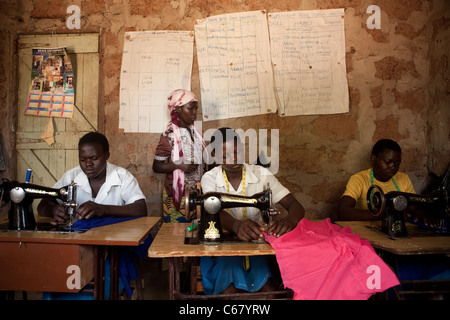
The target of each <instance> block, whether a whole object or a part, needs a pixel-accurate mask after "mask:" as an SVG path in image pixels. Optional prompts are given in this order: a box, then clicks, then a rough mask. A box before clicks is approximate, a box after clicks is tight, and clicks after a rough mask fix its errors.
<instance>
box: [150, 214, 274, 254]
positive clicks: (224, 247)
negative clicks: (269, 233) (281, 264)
mask: <svg viewBox="0 0 450 320" xmlns="http://www.w3.org/2000/svg"><path fill="white" fill-rule="evenodd" d="M189 225H190V224H189V223H164V224H163V225H162V226H161V229H160V230H159V231H158V234H157V235H156V237H155V239H154V240H153V242H152V244H151V246H150V248H149V250H148V256H149V257H151V258H170V257H202V256H257V255H273V254H275V251H274V250H273V249H272V247H271V246H270V244H268V243H253V242H241V243H236V244H223V243H217V244H205V245H202V244H184V238H185V229H186V227H187V226H189Z"/></svg>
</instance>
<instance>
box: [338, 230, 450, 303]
mask: <svg viewBox="0 0 450 320" xmlns="http://www.w3.org/2000/svg"><path fill="white" fill-rule="evenodd" d="M336 224H338V225H340V226H341V227H350V228H351V230H352V232H353V233H357V234H359V235H360V236H361V238H364V239H367V240H369V242H370V244H371V245H372V246H373V247H374V249H375V250H377V251H378V252H379V253H380V254H382V255H383V256H386V257H384V258H383V260H385V262H386V263H388V264H389V260H393V259H386V258H387V257H388V254H386V252H387V253H390V254H392V255H394V257H395V255H398V256H413V255H419V256H424V257H425V256H426V255H436V254H443V255H448V254H450V236H449V235H439V234H437V233H435V232H433V231H430V230H426V229H423V228H420V227H418V226H416V225H414V224H411V223H408V222H406V229H407V231H408V235H407V236H406V237H396V238H394V239H392V238H390V237H389V236H388V235H387V234H386V233H384V232H382V231H381V221H337V222H336ZM425 258H426V257H425ZM393 261H395V260H393ZM400 283H401V286H400V287H399V288H394V291H395V293H396V294H397V297H398V298H401V297H402V296H405V295H407V294H414V295H418V294H448V293H449V288H450V280H445V279H442V280H408V281H400Z"/></svg>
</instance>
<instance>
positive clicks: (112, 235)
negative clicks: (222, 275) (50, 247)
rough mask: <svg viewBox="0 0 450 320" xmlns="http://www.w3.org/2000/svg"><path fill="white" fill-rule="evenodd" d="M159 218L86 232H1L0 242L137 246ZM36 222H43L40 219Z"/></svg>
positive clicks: (136, 220)
mask: <svg viewBox="0 0 450 320" xmlns="http://www.w3.org/2000/svg"><path fill="white" fill-rule="evenodd" d="M160 220H161V218H160V217H141V218H137V219H132V220H128V221H123V222H119V223H115V224H110V225H106V226H102V227H95V228H91V229H89V230H87V231H86V232H82V233H77V232H70V233H57V232H36V231H3V232H0V242H11V241H13V242H18V241H20V242H35V243H71V244H85V245H108V246H109V245H110V246H137V245H139V244H140V243H141V242H142V241H144V240H145V239H146V237H147V236H148V234H149V233H150V232H151V230H152V229H153V228H154V227H155V226H156V225H157V223H158V222H159V221H160ZM38 221H43V220H42V219H40V220H38Z"/></svg>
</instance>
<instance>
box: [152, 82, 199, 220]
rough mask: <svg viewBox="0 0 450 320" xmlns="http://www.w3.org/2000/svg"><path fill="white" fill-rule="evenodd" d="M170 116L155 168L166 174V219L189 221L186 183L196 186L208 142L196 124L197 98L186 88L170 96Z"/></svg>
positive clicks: (164, 205)
mask: <svg viewBox="0 0 450 320" xmlns="http://www.w3.org/2000/svg"><path fill="white" fill-rule="evenodd" d="M168 108H169V112H170V116H171V121H170V122H169V124H168V126H167V128H166V131H165V132H164V133H163V134H161V138H160V140H159V144H158V146H157V147H156V152H155V159H154V161H153V171H154V172H156V173H164V174H166V179H165V182H164V188H163V215H164V222H190V221H191V220H192V218H193V217H191V215H190V212H189V210H185V207H184V186H185V185H186V184H189V187H190V188H191V189H194V188H196V187H197V182H199V181H200V179H201V177H202V175H203V172H204V168H203V161H202V160H203V149H204V148H205V146H206V145H205V141H204V140H203V138H202V135H201V133H200V132H199V131H198V129H197V128H196V127H195V126H194V121H195V120H196V118H197V110H198V100H197V98H196V96H195V95H194V94H193V93H192V92H190V91H187V90H183V89H178V90H175V91H173V92H172V93H171V94H170V95H169V98H168Z"/></svg>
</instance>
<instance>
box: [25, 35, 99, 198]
mask: <svg viewBox="0 0 450 320" xmlns="http://www.w3.org/2000/svg"><path fill="white" fill-rule="evenodd" d="M98 42H99V37H98V34H57V35H20V36H19V39H18V59H19V65H18V71H19V95H18V125H17V137H16V150H17V177H16V179H17V180H18V181H19V182H24V181H25V177H26V172H27V169H32V170H33V173H32V176H31V180H30V182H31V183H34V184H39V185H43V186H48V187H52V186H53V185H54V184H55V182H56V181H57V180H59V178H61V176H62V174H63V173H64V172H65V171H67V170H69V169H71V168H73V167H75V166H77V165H78V141H79V139H80V137H82V136H83V135H84V134H85V133H87V132H89V131H97V128H98V78H99V52H98V51H99V50H98ZM60 47H66V48H67V52H68V54H69V56H70V58H71V62H72V66H73V70H74V77H75V108H74V112H73V118H71V119H68V118H67V119H65V118H49V117H41V116H34V115H25V114H24V111H25V108H26V105H27V97H28V92H29V88H30V82H31V65H32V49H33V48H60ZM50 119H51V120H52V121H53V125H54V140H55V143H54V144H52V145H50V146H49V145H48V144H47V143H46V142H45V141H44V140H42V139H40V136H41V135H42V133H43V132H44V131H45V128H46V126H47V123H48V121H49V120H50ZM35 202H37V203H38V202H39V201H35Z"/></svg>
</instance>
